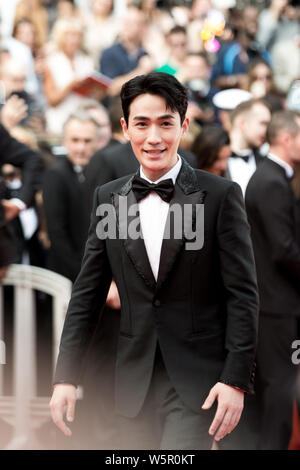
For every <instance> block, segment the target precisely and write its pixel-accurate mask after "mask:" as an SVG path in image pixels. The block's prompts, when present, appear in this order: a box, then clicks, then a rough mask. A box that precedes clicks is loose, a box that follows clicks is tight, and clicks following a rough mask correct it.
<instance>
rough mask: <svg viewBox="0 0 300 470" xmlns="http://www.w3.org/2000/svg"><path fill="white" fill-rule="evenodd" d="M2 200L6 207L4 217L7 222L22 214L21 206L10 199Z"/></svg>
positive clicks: (4, 207)
mask: <svg viewBox="0 0 300 470" xmlns="http://www.w3.org/2000/svg"><path fill="white" fill-rule="evenodd" d="M1 202H2V206H3V209H4V217H5V220H6V221H7V222H9V221H10V220H12V219H14V218H15V217H17V216H18V215H19V214H20V212H21V209H20V207H19V206H17V205H16V204H14V203H13V202H11V201H9V200H8V199H2V201H1Z"/></svg>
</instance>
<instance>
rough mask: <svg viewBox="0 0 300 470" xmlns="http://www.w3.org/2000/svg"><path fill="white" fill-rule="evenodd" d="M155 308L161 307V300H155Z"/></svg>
mask: <svg viewBox="0 0 300 470" xmlns="http://www.w3.org/2000/svg"><path fill="white" fill-rule="evenodd" d="M154 306H155V307H160V300H158V299H155V300H154Z"/></svg>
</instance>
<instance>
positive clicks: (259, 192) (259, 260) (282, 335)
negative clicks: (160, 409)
mask: <svg viewBox="0 0 300 470" xmlns="http://www.w3.org/2000/svg"><path fill="white" fill-rule="evenodd" d="M267 138H268V141H269V143H270V153H269V154H268V155H267V157H265V159H264V161H263V162H262V163H261V164H260V166H259V167H258V169H257V171H256V172H255V173H254V175H253V176H252V178H251V180H250V182H249V184H248V188H247V191H246V208H247V214H248V220H249V223H250V226H251V235H252V240H253V248H254V254H255V261H256V266H257V278H258V288H259V296H260V326H259V334H258V348H257V380H256V398H255V400H254V398H252V397H249V398H250V399H249V402H250V404H251V406H253V413H254V412H255V411H256V415H257V418H258V419H257V422H256V426H253V429H252V430H251V433H252V435H253V430H255V431H256V432H255V434H254V440H253V441H252V442H250V441H249V436H248V445H251V446H252V448H260V449H273V450H277V449H287V448H288V445H289V440H290V438H291V432H292V413H293V400H294V398H295V387H296V374H297V367H296V365H295V364H293V361H292V353H293V349H292V343H293V341H294V340H296V339H297V336H298V333H297V321H299V316H300V289H299V286H300V246H299V243H298V241H297V235H296V233H297V230H296V229H297V227H296V220H297V219H296V213H295V201H294V196H293V192H292V188H291V184H290V183H291V178H292V176H293V173H294V170H293V168H294V165H295V164H296V163H297V162H299V161H300V117H299V116H297V115H296V114H295V113H293V112H292V111H282V112H278V113H275V114H274V115H273V117H272V120H271V123H270V125H269V128H268V132H267ZM245 425H247V422H245Z"/></svg>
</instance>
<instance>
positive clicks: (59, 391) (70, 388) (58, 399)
mask: <svg viewBox="0 0 300 470" xmlns="http://www.w3.org/2000/svg"><path fill="white" fill-rule="evenodd" d="M76 399H77V394H76V387H75V385H71V384H56V385H54V391H53V394H52V398H51V401H50V404H49V405H50V409H51V416H52V420H53V422H54V424H56V426H57V427H58V428H59V429H60V430H61V431H62V432H63V433H64V434H65V435H66V436H67V437H71V436H72V431H71V429H70V428H69V427H68V426H67V425H66V423H65V421H64V414H65V415H66V419H67V421H69V422H70V423H71V422H73V421H74V417H75V404H76Z"/></svg>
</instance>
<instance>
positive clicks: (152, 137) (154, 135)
mask: <svg viewBox="0 0 300 470" xmlns="http://www.w3.org/2000/svg"><path fill="white" fill-rule="evenodd" d="M147 140H148V143H149V144H152V145H154V144H159V143H160V142H161V135H160V129H159V128H158V127H157V126H151V127H150V128H149V133H148V137H147Z"/></svg>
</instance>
